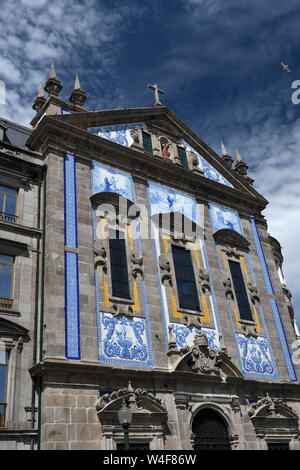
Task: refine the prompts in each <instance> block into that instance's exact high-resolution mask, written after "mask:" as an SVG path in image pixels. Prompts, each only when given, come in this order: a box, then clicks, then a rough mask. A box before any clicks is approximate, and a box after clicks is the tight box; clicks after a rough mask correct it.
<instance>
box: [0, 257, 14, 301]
mask: <svg viewBox="0 0 300 470" xmlns="http://www.w3.org/2000/svg"><path fill="white" fill-rule="evenodd" d="M13 266H14V258H13V257H12V256H6V255H1V254H0V306H4V307H7V308H9V305H8V304H10V302H9V301H10V300H11V299H12V287H13ZM4 303H5V304H7V305H3V304H4Z"/></svg>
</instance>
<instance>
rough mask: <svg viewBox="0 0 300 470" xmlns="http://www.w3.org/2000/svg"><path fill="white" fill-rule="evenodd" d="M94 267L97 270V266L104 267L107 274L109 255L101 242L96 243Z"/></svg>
mask: <svg viewBox="0 0 300 470" xmlns="http://www.w3.org/2000/svg"><path fill="white" fill-rule="evenodd" d="M94 254H95V258H94V265H95V268H97V266H102V268H103V271H104V272H105V273H106V272H107V255H106V249H105V248H104V246H102V245H101V244H100V242H99V240H96V241H95V243H94Z"/></svg>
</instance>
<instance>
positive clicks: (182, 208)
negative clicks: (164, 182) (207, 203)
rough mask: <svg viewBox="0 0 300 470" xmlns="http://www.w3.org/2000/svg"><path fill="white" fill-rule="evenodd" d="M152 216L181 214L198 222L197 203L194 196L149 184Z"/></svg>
mask: <svg viewBox="0 0 300 470" xmlns="http://www.w3.org/2000/svg"><path fill="white" fill-rule="evenodd" d="M148 188H149V197H150V205H151V215H154V214H161V213H166V212H180V213H181V214H183V215H185V216H186V217H188V218H189V219H191V220H192V221H193V222H196V223H199V221H198V220H197V211H196V207H197V204H196V201H195V199H194V198H193V197H192V196H188V195H187V194H183V193H180V192H179V191H174V189H171V188H168V187H166V186H160V185H158V184H155V183H151V182H149V183H148Z"/></svg>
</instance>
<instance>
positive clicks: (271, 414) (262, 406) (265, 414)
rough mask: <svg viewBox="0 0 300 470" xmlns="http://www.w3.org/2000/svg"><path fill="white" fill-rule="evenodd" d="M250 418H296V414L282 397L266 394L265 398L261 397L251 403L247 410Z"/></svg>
mask: <svg viewBox="0 0 300 470" xmlns="http://www.w3.org/2000/svg"><path fill="white" fill-rule="evenodd" d="M248 414H249V417H250V418H251V419H254V418H277V419H278V418H281V419H291V418H292V419H297V420H298V416H297V414H296V413H295V412H294V411H293V409H292V408H291V407H289V406H288V405H287V404H286V403H285V401H284V400H282V399H276V398H275V399H272V398H270V396H269V395H268V394H267V395H266V397H265V398H261V399H260V400H258V401H257V402H256V403H253V404H252V405H251V407H250V410H249V412H248Z"/></svg>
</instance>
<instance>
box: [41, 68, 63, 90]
mask: <svg viewBox="0 0 300 470" xmlns="http://www.w3.org/2000/svg"><path fill="white" fill-rule="evenodd" d="M62 87H63V86H62V84H61V82H60V81H59V80H58V79H57V77H56V72H55V67H54V63H53V62H52V64H51V68H50V74H49V78H48V80H47V83H46V85H45V91H46V92H47V93H48V94H49V95H52V96H58V95H59V94H60V92H61V90H62Z"/></svg>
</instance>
